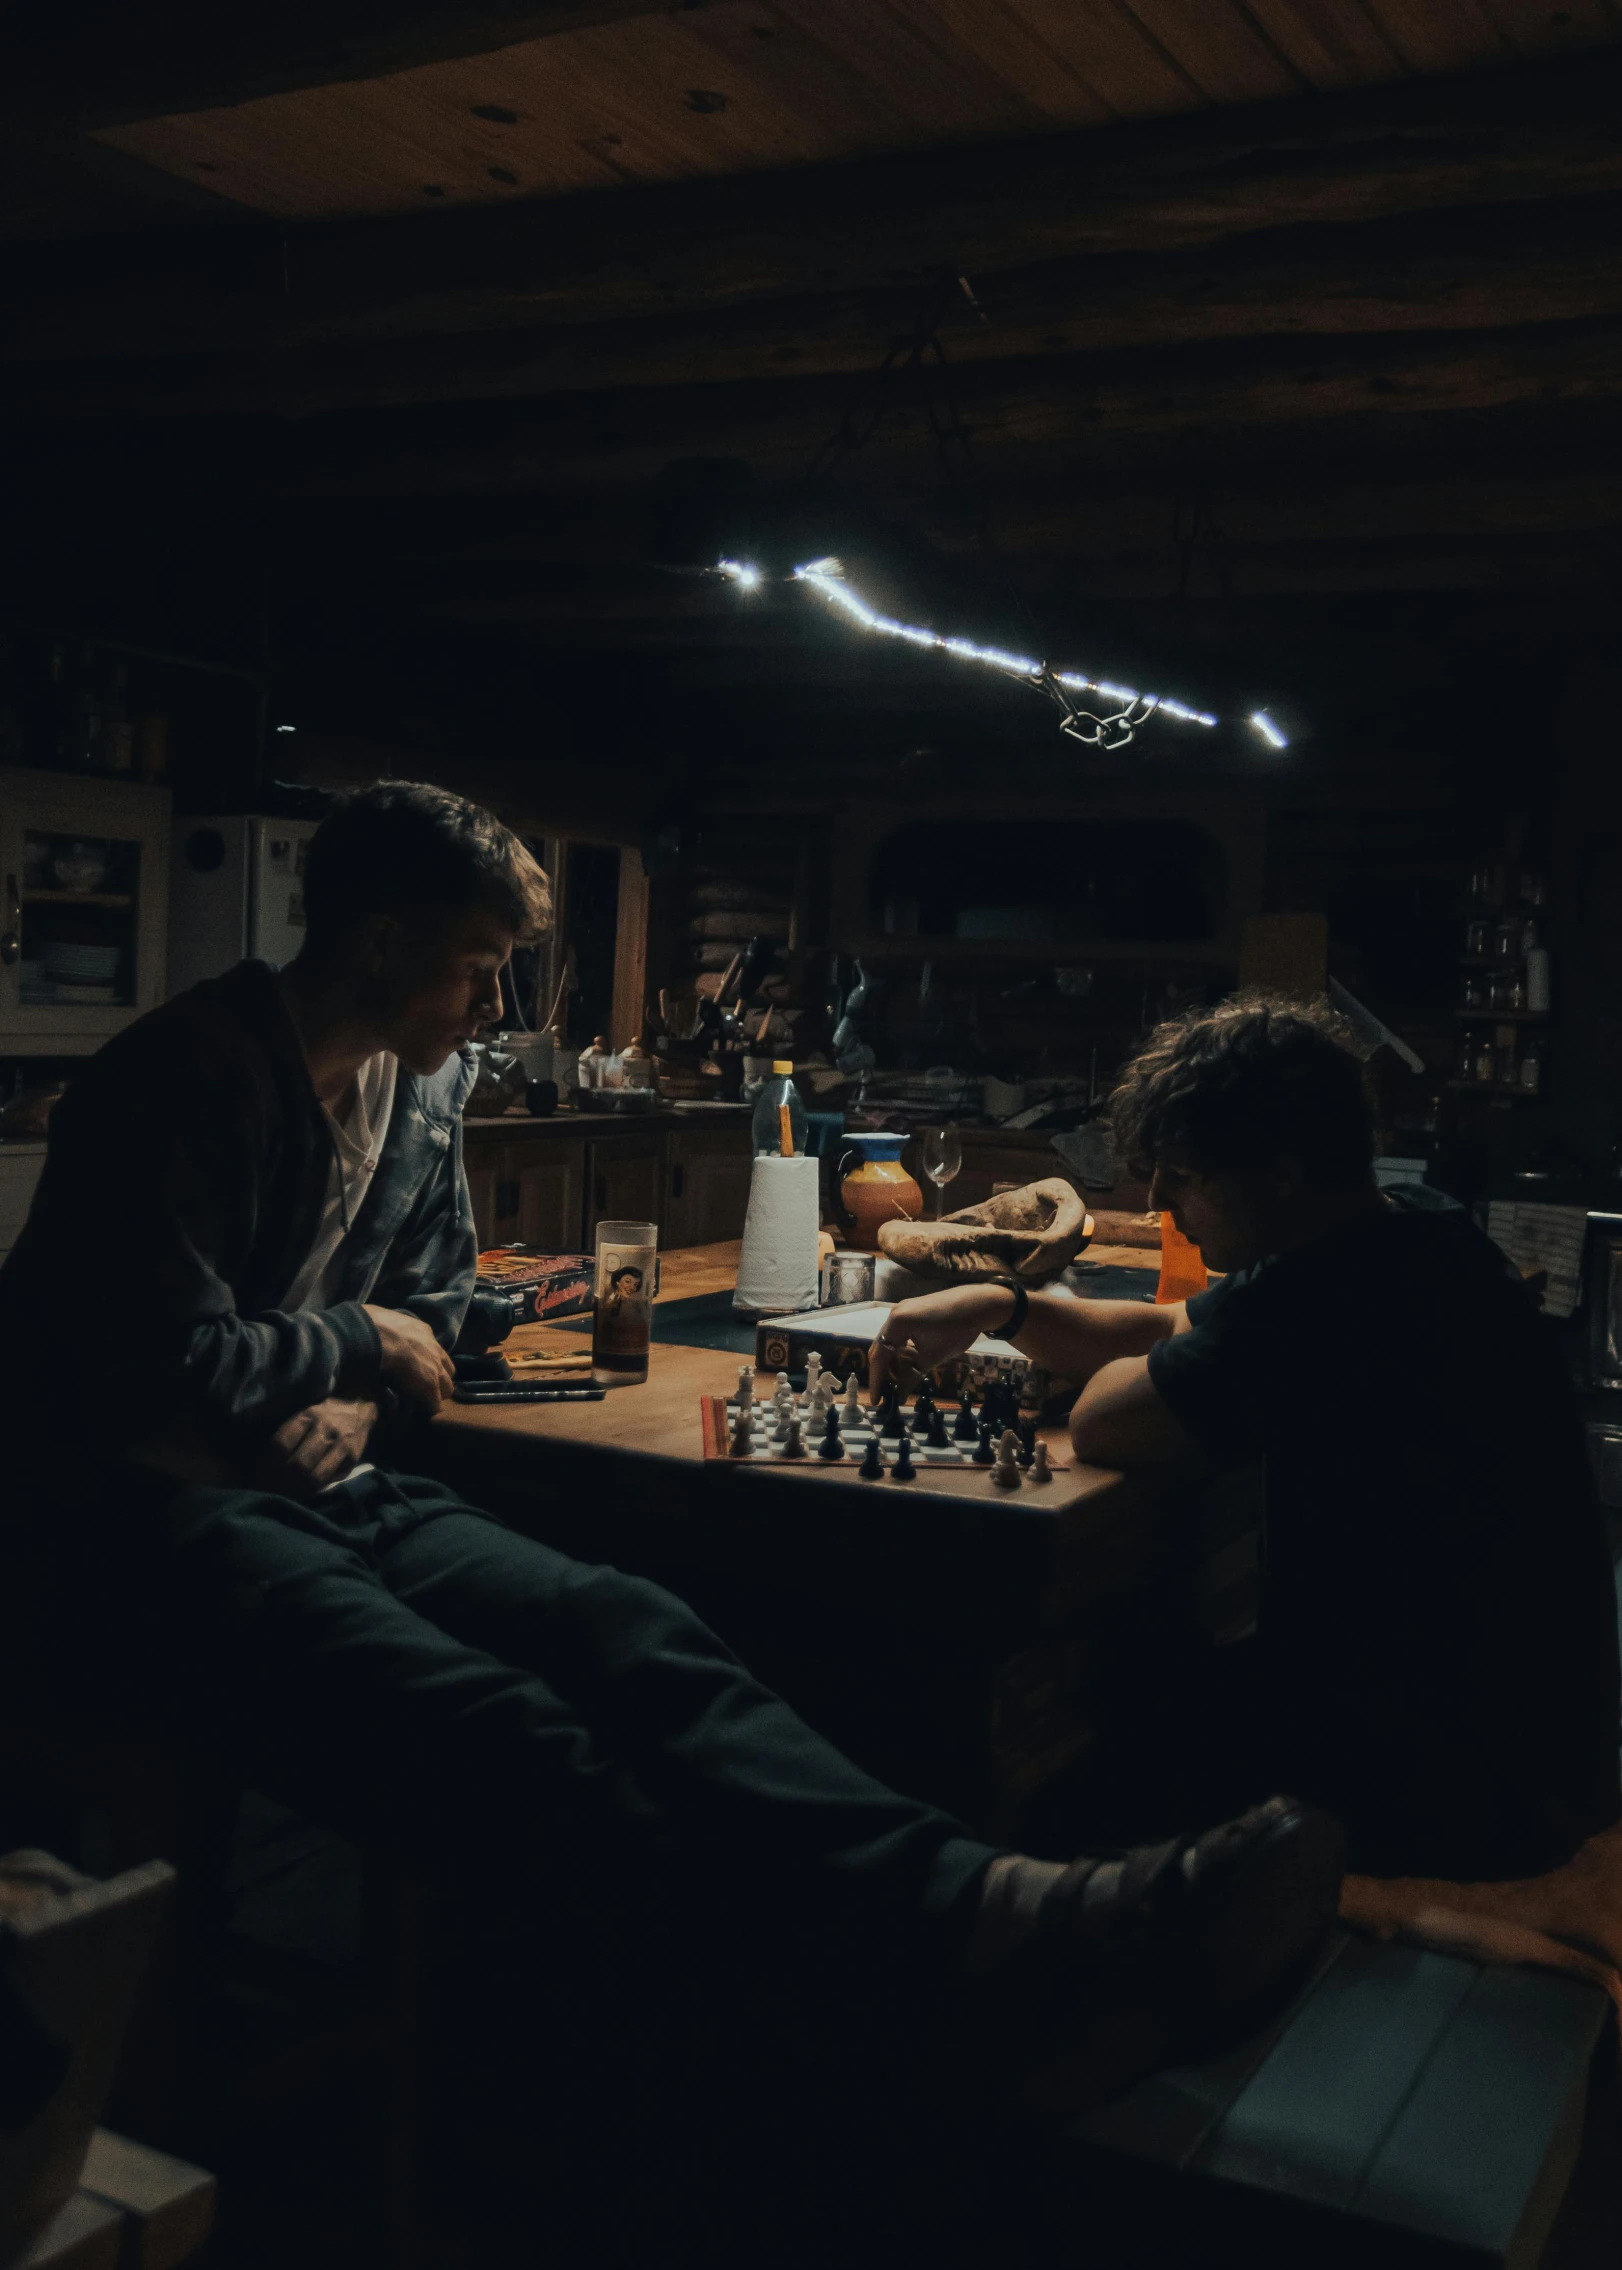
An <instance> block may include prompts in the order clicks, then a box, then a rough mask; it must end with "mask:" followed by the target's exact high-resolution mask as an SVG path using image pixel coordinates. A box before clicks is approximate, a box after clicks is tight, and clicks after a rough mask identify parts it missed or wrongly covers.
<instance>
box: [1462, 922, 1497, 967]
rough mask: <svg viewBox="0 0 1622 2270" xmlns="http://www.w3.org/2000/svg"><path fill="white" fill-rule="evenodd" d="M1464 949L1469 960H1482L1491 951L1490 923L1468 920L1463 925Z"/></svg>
mask: <svg viewBox="0 0 1622 2270" xmlns="http://www.w3.org/2000/svg"><path fill="white" fill-rule="evenodd" d="M1464 951H1465V954H1466V956H1467V957H1468V959H1469V960H1471V961H1473V962H1484V961H1485V960H1486V959H1487V956H1488V954H1489V953H1491V951H1492V924H1491V923H1490V922H1470V923H1467V924H1466V925H1465V931H1464Z"/></svg>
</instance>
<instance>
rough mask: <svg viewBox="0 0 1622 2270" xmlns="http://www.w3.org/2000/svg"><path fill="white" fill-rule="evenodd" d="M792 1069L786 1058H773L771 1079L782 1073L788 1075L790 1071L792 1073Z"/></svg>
mask: <svg viewBox="0 0 1622 2270" xmlns="http://www.w3.org/2000/svg"><path fill="white" fill-rule="evenodd" d="M793 1069H794V1067H793V1065H792V1064H791V1063H790V1062H789V1060H788V1059H787V1057H784V1056H774V1057H773V1058H772V1074H773V1077H774V1078H775V1077H776V1075H777V1074H778V1073H779V1072H783V1073H789V1072H792V1071H793Z"/></svg>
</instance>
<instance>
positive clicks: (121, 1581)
mask: <svg viewBox="0 0 1622 2270" xmlns="http://www.w3.org/2000/svg"><path fill="white" fill-rule="evenodd" d="M26 1507H27V1509H26V1511H25V1510H24V1498H23V1494H22V1493H18V1494H15V1495H12V1496H11V1497H9V1498H8V1501H7V1504H6V1506H5V1508H4V1511H3V1513H0V1537H3V1539H4V1562H5V1566H4V1569H3V1570H0V1641H5V1642H9V1644H10V1646H11V1647H12V1648H25V1649H26V1652H27V1654H28V1655H29V1656H31V1657H32V1658H33V1659H34V1661H35V1662H36V1663H41V1662H43V1661H44V1660H45V1659H46V1658H50V1657H54V1658H56V1660H57V1661H58V1663H59V1665H61V1666H62V1667H65V1669H66V1671H67V1674H68V1678H69V1680H70V1681H71V1683H72V1687H73V1689H74V1690H76V1691H81V1692H82V1691H83V1688H84V1684H85V1682H86V1680H87V1679H88V1678H90V1677H91V1675H92V1674H94V1675H95V1676H96V1678H97V1679H98V1681H99V1684H100V1687H101V1701H102V1703H103V1705H104V1706H106V1705H108V1704H110V1705H111V1706H112V1707H114V1708H115V1709H117V1710H119V1711H121V1712H125V1713H128V1714H130V1715H134V1714H135V1713H136V1712H138V1711H139V1712H142V1713H149V1714H152V1715H155V1716H157V1717H160V1718H161V1719H162V1720H164V1721H166V1722H167V1723H168V1724H170V1725H172V1726H174V1727H175V1728H177V1729H178V1730H179V1731H180V1732H181V1733H183V1734H184V1735H186V1736H187V1737H188V1738H189V1739H190V1740H191V1741H193V1742H194V1743H198V1744H203V1745H207V1746H208V1747H209V1748H210V1749H213V1750H217V1751H219V1752H220V1753H222V1754H223V1755H224V1756H225V1757H226V1758H227V1759H228V1760H229V1761H230V1763H231V1764H232V1766H233V1768H234V1769H235V1770H236V1771H238V1772H239V1773H241V1774H242V1775H243V1776H244V1777H245V1778H247V1779H249V1780H250V1781H252V1782H255V1783H257V1784H258V1785H259V1786H261V1787H263V1788H265V1789H267V1790H269V1791H270V1792H271V1793H273V1794H274V1795H277V1796H280V1797H281V1798H283V1799H284V1800H285V1801H286V1802H287V1803H289V1804H291V1805H293V1806H295V1807H296V1808H297V1809H298V1810H299V1811H300V1812H302V1813H304V1814H306V1815H309V1816H312V1817H314V1818H315V1819H317V1820H321V1821H324V1822H326V1823H327V1824H328V1825H329V1826H332V1827H334V1828H337V1829H339V1830H342V1831H346V1832H348V1833H350V1834H358V1835H365V1836H369V1837H373V1838H381V1839H386V1840H390V1841H393V1842H395V1843H398V1844H399V1845H401V1846H404V1847H406V1848H408V1849H409V1850H411V1851H412V1852H414V1853H416V1854H418V1855H419V1856H421V1857H422V1858H423V1859H425V1860H426V1861H428V1862H430V1863H437V1864H438V1868H439V1870H440V1872H441V1874H442V1876H443V1877H444V1879H445V1881H446V1886H447V1890H446V1896H445V1900H444V1903H443V1905H444V1913H443V1916H442V1927H441V1929H440V1930H439V1931H438V1932H437V1933H436V1946H437V1961H438V1966H439V1970H440V1973H441V1978H440V1991H439V1993H438V1994H437V1996H436V1998H435V2006H436V2009H437V2011H438V2017H437V2019H436V2026H437V2028H438V2033H439V2038H440V2040H441V2042H442V2044H443V2045H444V2054H443V2055H442V2056H441V2057H440V2058H439V2059H438V2060H437V2061H436V2070H437V2071H440V2072H442V2073H443V2074H444V2075H445V2076H447V2083H448V2085H447V2087H446V2090H445V2101H444V2103H443V2104H442V2105H441V2106H440V2107H439V2108H438V2110H437V2112H436V2119H437V2121H438V2122H439V2123H440V2133H441V2136H442V2139H443V2140H444V2143H445V2155H444V2157H445V2165H446V2167H447V2168H450V2169H454V2170H457V2171H462V2172H459V2173H458V2174H457V2177H456V2181H457V2182H458V2184H461V2185H462V2188H461V2189H460V2190H459V2191H458V2193H457V2206H456V2214H457V2217H458V2218H459V2219H464V2220H465V2217H466V2214H467V2211H468V2209H467V2201H468V2199H469V2198H470V2197H471V2198H475V2199H476V2200H477V2201H478V2202H479V2203H480V2204H479V2213H480V2215H482V2216H487V2217H489V2218H492V2219H493V2224H499V2225H501V2228H502V2230H503V2232H504V2233H505V2235H504V2236H502V2238H501V2239H500V2241H499V2243H492V2244H491V2245H489V2246H488V2247H487V2248H486V2249H485V2253H484V2259H488V2260H503V2261H505V2260H511V2261H513V2262H515V2263H518V2262H522V2261H525V2260H528V2259H529V2240H530V2237H532V2236H533V2231H534V2228H535V2226H536V2218H537V2206H536V2197H537V2192H536V2188H535V2186H536V2185H537V2184H538V2185H539V2186H540V2188H541V2191H542V2192H543V2193H544V2197H545V2210H544V2216H543V2217H542V2226H543V2227H544V2231H545V2234H546V2246H545V2248H544V2249H543V2251H544V2252H545V2254H546V2256H547V2258H548V2259H550V2260H554V2261H562V2262H574V2261H576V2260H579V2261H580V2262H582V2263H584V2262H588V2261H589V2262H591V2263H593V2264H594V2265H598V2266H599V2270H606V2266H608V2265H611V2264H618V2263H620V2262H625V2263H642V2262H645V2261H649V2260H654V2259H657V2260H660V2261H662V2262H667V2263H670V2264H671V2265H673V2266H675V2265H685V2264H687V2263H688V2262H689V2261H691V2262H692V2263H693V2264H694V2265H702V2266H703V2270H716V2266H717V2265H720V2264H730V2263H732V2262H734V2261H736V2262H739V2263H749V2264H751V2265H752V2264H754V2263H757V2262H761V2261H767V2260H770V2261H773V2262H777V2263H782V2264H784V2265H790V2264H796V2265H797V2264H799V2263H800V2262H801V2261H802V2260H804V2261H806V2262H808V2263H809V2262H815V2261H826V2260H828V2259H830V2258H831V2255H832V2253H833V2252H834V2251H835V2248H834V2243H833V2242H834V2238H836V2237H838V2236H839V2234H840V2233H841V2232H843V2233H844V2237H843V2238H842V2239H841V2240H840V2246H839V2249H838V2251H840V2253H841V2258H842V2259H847V2260H850V2261H852V2262H853V2263H855V2262H861V2263H865V2262H867V2261H868V2260H870V2259H871V2260H873V2261H882V2260H896V2259H905V2258H906V2246H907V2245H908V2244H910V2243H911V2242H912V2240H913V2239H915V2238H916V2237H917V2235H918V2232H919V2231H920V2230H926V2229H927V2230H932V2231H935V2232H937V2233H944V2234H945V2236H946V2237H950V2235H951V2233H952V2231H953V2229H954V2228H955V2227H956V2225H957V2223H958V2222H960V2221H961V2220H962V2219H963V2218H964V2217H965V2216H967V2215H972V2213H973V2212H977V2211H979V2210H978V2209H976V2207H975V2204H974V2194H973V2187H974V2186H975V2185H976V2184H982V2185H989V2184H990V2183H991V2181H992V2170H991V2168H990V2166H989V2163H987V2162H985V2161H984V2160H983V2158H982V2159H980V2160H977V2158H976V2152H975V2149H974V2147H973V2142H972V2125H971V2126H968V2127H966V2124H968V2121H969V2110H970V2086H969V2084H970V2083H972V2078H973V2077H972V2075H971V2076H968V2079H967V2082H966V2080H965V2077H964V2075H963V2073H962V2071H961V2068H960V2067H959V2066H958V2065H957V2064H955V2063H953V2062H952V2061H951V2059H950V2058H949V2057H948V2056H946V2055H942V2054H937V2051H936V2045H937V2042H943V2043H946V2044H948V2045H949V2044H950V2041H951V2039H952V2038H953V2037H952V2034H951V2028H952V2025H953V2023H954V2020H953V2018H952V2014H951V2012H952V2006H953V1997H952V1996H951V1994H950V1993H949V1992H948V1991H946V1990H945V1979H946V1969H947V1963H948V1961H949V1957H950V1954H951V1950H952V1947H953V1944H954V1941H955V1940H956V1939H957V1938H958V1936H959V1935H960V1934H961V1933H962V1932H963V1930H964V1929H965V1928H966V1926H967V1924H968V1922H969V1920H970V1918H971V1917H972V1914H973V1911H974V1906H975V1900H976V1892H977V1887H978V1882H979V1878H980V1876H981V1874H982V1873H983V1871H984V1869H985V1866H986V1864H987V1862H988V1861H989V1860H990V1859H991V1857H992V1848H990V1847H988V1846H986V1845H984V1844H981V1843H978V1842H976V1841H974V1840H972V1839H971V1838H970V1837H968V1836H967V1835H966V1834H965V1833H964V1831H963V1830H962V1828H961V1827H960V1825H959V1824H957V1823H956V1822H954V1821H952V1820H950V1819H948V1818H947V1817H946V1816H945V1815H943V1814H941V1813H939V1812H936V1811H934V1810H932V1809H931V1808H930V1807H928V1806H926V1805H923V1804H920V1803H916V1802H913V1801H912V1800H910V1799H907V1798H905V1797H901V1796H897V1795H895V1794H894V1793H893V1792H891V1791H890V1790H888V1789H886V1788H884V1787H882V1786H881V1785H880V1784H879V1783H877V1782H875V1781H873V1780H872V1779H871V1778H869V1777H868V1776H867V1775H866V1774H864V1773H862V1772H861V1771H859V1770H858V1769H857V1768H856V1767H855V1766H854V1765H852V1764H851V1763H850V1762H849V1761H848V1760H847V1759H846V1758H844V1757H843V1756H841V1755H840V1753H839V1752H838V1751H837V1750H836V1749H834V1748H833V1747H832V1746H831V1745H830V1744H829V1743H828V1742H826V1741H824V1740H823V1739H822V1738H821V1737H820V1736H819V1735H817V1734H816V1733H814V1732H813V1731H812V1730H811V1729H810V1728H809V1727H807V1726H806V1725H805V1724H804V1723H803V1722H802V1721H801V1720H800V1719H799V1718H797V1717H796V1716H795V1714H794V1713H793V1712H792V1711H791V1710H790V1709H789V1708H788V1707H787V1706H786V1704H784V1703H783V1702H782V1701H781V1700H780V1699H779V1698H778V1697H776V1696H775V1695H773V1694H771V1693H769V1692H768V1691H767V1690H766V1689H765V1688H763V1687H762V1686H761V1685H760V1684H759V1683H758V1682H757V1681H756V1680H754V1679H753V1678H752V1677H751V1676H750V1674H749V1673H748V1672H747V1671H746V1670H745V1669H744V1668H743V1666H742V1665H741V1664H739V1663H738V1662H737V1661H736V1659H735V1658H734V1657H733V1656H732V1655H731V1654H730V1653H729V1652H728V1650H727V1649H726V1648H725V1647H724V1646H723V1645H722V1643H721V1642H720V1641H719V1640H718V1639H717V1638H716V1637H715V1636H714V1635H713V1634H712V1633H711V1632H710V1631H708V1630H707V1629H706V1628H705V1627H704V1625H703V1624H702V1623H700V1622H699V1620H698V1619H697V1617H696V1616H694V1615H693V1613H692V1612H691V1610H689V1609H688V1608H687V1607H685V1606H684V1605H683V1604H682V1602H681V1601H679V1600H677V1599H675V1598H673V1597H672V1596H671V1595H670V1594H669V1593H668V1592H665V1591H663V1590H661V1589H660V1588H659V1587H658V1586H656V1585H653V1584H650V1583H646V1582H643V1581H642V1580H640V1579H638V1578H634V1577H629V1576H626V1575H623V1574H621V1573H620V1572H619V1571H617V1570H615V1569H612V1568H600V1567H593V1566H588V1565H586V1564H584V1563H581V1562H578V1561H573V1560H570V1559H568V1558H566V1557H565V1556H564V1555H562V1554H560V1553H557V1552H554V1551H552V1550H550V1549H549V1548H548V1547H546V1546H544V1545H539V1544H535V1543H533V1542H531V1541H530V1540H529V1539H527V1538H524V1537H521V1536H518V1535H516V1534H515V1533H513V1532H512V1531H510V1530H508V1529H506V1528H504V1527H503V1526H502V1525H501V1524H500V1523H498V1522H496V1521H494V1520H492V1519H491V1518H489V1517H488V1516H486V1515H484V1514H482V1513H479V1512H476V1511H475V1510H473V1509H472V1508H471V1507H469V1506H467V1505H465V1504H464V1503H462V1501H461V1500H460V1499H458V1498H457V1497H455V1496H454V1495H453V1494H452V1493H451V1492H449V1491H448V1490H446V1489H444V1488H443V1487H441V1486H440V1485H439V1484H437V1483H433V1482H428V1481H422V1480H417V1479H413V1478H410V1477H406V1476H393V1475H384V1474H377V1475H375V1476H371V1477H363V1478H362V1479H360V1480H358V1481H356V1482H353V1483H351V1484H349V1485H346V1487H345V1488H344V1489H342V1490H340V1491H338V1492H336V1493H333V1494H332V1495H330V1496H328V1497H327V1498H326V1499H325V1500H324V1502H323V1504H322V1506H321V1507H320V1508H319V1509H316V1508H311V1507H302V1506H298V1505H295V1504H293V1503H292V1502H291V1501H288V1500H285V1499H281V1498H276V1497H271V1496H267V1495H263V1494H259V1493H255V1492H251V1491H246V1490H216V1489H199V1488H186V1489H176V1488H174V1487H173V1486H168V1485H159V1484H157V1483H155V1482H153V1481H152V1480H151V1479H149V1478H147V1477H144V1476H141V1475H139V1474H134V1473H131V1472H128V1471H124V1472H121V1473H118V1474H114V1473H112V1472H110V1471H107V1472H104V1473H103V1474H102V1475H101V1476H100V1477H99V1478H97V1479H96V1480H95V1481H94V1483H93V1484H92V1486H90V1487H88V1488H86V1487H76V1488H74V1489H71V1490H70V1489H67V1488H65V1487H64V1486H63V1485H62V1483H61V1479H60V1477H59V1476H58V1477H52V1478H50V1480H49V1482H47V1483H43V1484H42V1485H41V1486H40V1487H38V1488H36V1489H35V1490H33V1491H31V1492H29V1493H27V1494H26ZM64 1649H65V1653H64ZM24 1675H25V1676H28V1675H29V1674H28V1672H27V1671H26V1670H25V1672H24ZM451 2077H453V2085H451ZM537 2171H539V2172H537ZM903 2171H910V2174H908V2175H907V2176H906V2180H905V2181H903ZM464 2172H465V2173H467V2175H468V2181H467V2182H466V2183H465V2184H464V2183H462V2173H464ZM886 2192H888V2199H889V2204H888V2206H887V2207H886V2208H885V2209H884V2213H883V2215H882V2216H881V2215H879V2214H878V2213H877V2211H876V2209H875V2205H874V2202H875V2201H878V2200H880V2199H882V2198H883V2197H884V2196H885V2195H886ZM858 2201H859V2202H861V2205H860V2207H859V2209H858V2208H857V2207H856V2206H855V2205H854V2204H853V2203H854V2202H858ZM991 2204H994V2202H991V2203H990V2204H988V2203H987V2201H985V2200H982V2201H981V2206H983V2207H984V2208H985V2211H986V2212H988V2213H989V2212H990V2206H991ZM723 2209H724V2214H723ZM852 2216H855V2218H856V2220H857V2221H858V2222H859V2223H860V2225H861V2227H862V2229H863V2231H864V2232H867V2233H868V2234H869V2235H870V2236H871V2238H872V2242H873V2243H872V2248H871V2250H870V2251H861V2252H858V2253H857V2254H852V2253H851V2252H850V2247H849V2230H850V2221H849V2218H850V2217H852ZM503 2218H509V2219H510V2229H509V2228H508V2225H507V2223H504V2222H503V2220H502V2219H503ZM886 2218H888V2219H886ZM723 2226H724V2227H723ZM830 2226H832V2233H833V2235H832V2236H830ZM526 2234H527V2235H526ZM521 2242H522V2243H521ZM791 2242H792V2243H791ZM802 2242H803V2243H802ZM944 2245H945V2239H944V2238H942V2239H941V2241H940V2245H939V2246H938V2247H937V2248H936V2249H935V2251H936V2252H937V2254H938V2256H939V2258H940V2259H945V2258H946V2256H945V2252H944V2251H943V2249H944Z"/></svg>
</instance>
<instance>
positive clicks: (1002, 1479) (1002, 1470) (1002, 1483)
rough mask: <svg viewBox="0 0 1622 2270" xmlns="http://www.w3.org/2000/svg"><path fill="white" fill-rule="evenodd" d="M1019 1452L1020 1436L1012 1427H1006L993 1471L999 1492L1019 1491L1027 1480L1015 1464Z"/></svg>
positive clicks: (993, 1479)
mask: <svg viewBox="0 0 1622 2270" xmlns="http://www.w3.org/2000/svg"><path fill="white" fill-rule="evenodd" d="M1018 1450H1019V1437H1018V1435H1017V1434H1015V1432H1014V1430H1013V1428H1012V1427H1004V1428H1003V1431H1002V1436H1001V1439H1000V1440H999V1442H998V1444H997V1462H996V1464H995V1465H994V1466H993V1467H992V1469H991V1479H992V1481H993V1482H994V1483H995V1484H996V1486H997V1488H998V1489H999V1490H1017V1489H1018V1488H1019V1485H1020V1483H1021V1482H1022V1481H1023V1480H1024V1479H1025V1477H1024V1475H1023V1474H1022V1473H1021V1472H1020V1470H1019V1467H1018V1466H1017V1464H1016V1463H1015V1457H1016V1453H1017V1452H1018Z"/></svg>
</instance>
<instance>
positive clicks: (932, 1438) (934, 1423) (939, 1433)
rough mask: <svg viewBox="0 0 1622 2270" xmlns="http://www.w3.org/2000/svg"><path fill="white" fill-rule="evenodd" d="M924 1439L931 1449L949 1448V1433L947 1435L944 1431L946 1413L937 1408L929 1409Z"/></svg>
mask: <svg viewBox="0 0 1622 2270" xmlns="http://www.w3.org/2000/svg"><path fill="white" fill-rule="evenodd" d="M924 1440H925V1442H926V1443H928V1445H929V1447H930V1449H931V1450H950V1449H951V1447H952V1440H951V1437H950V1435H948V1433H947V1432H946V1413H945V1412H944V1411H942V1410H940V1409H938V1408H932V1409H931V1411H930V1414H929V1432H928V1434H926V1435H925V1437H924Z"/></svg>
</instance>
